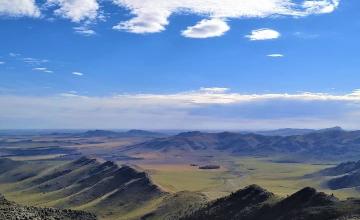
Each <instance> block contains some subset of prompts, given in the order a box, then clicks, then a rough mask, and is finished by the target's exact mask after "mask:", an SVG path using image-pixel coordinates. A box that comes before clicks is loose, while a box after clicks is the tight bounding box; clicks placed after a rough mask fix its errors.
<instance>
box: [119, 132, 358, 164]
mask: <svg viewBox="0 0 360 220" xmlns="http://www.w3.org/2000/svg"><path fill="white" fill-rule="evenodd" d="M126 151H127V152H129V153H131V152H149V151H150V152H154V151H155V152H163V153H171V152H176V153H178V152H183V153H186V152H209V151H217V152H219V151H221V152H226V153H230V154H237V155H290V154H291V155H292V156H293V157H296V156H299V157H304V158H313V159H315V158H316V159H337V160H340V159H345V158H354V157H357V156H360V131H345V130H342V129H341V128H338V127H335V128H331V129H324V130H318V131H315V132H312V133H308V134H304V135H294V136H265V135H259V134H252V133H248V134H242V133H231V132H222V133H203V132H196V131H195V132H185V133H180V134H178V135H175V136H171V137H165V138H156V139H153V140H149V141H146V142H144V143H141V144H136V145H132V146H129V147H128V148H127V149H126Z"/></svg>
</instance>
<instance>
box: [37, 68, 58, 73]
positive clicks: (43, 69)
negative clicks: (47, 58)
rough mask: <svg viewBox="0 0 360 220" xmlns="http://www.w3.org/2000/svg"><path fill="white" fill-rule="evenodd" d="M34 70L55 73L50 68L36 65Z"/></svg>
mask: <svg viewBox="0 0 360 220" xmlns="http://www.w3.org/2000/svg"><path fill="white" fill-rule="evenodd" d="M33 70H34V71H40V72H44V73H54V71H52V70H49V69H48V68H46V67H36V68H34V69H33Z"/></svg>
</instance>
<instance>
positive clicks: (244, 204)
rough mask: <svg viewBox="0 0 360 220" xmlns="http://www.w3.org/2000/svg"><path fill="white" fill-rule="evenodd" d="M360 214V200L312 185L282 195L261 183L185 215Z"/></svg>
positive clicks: (202, 219) (309, 217)
mask: <svg viewBox="0 0 360 220" xmlns="http://www.w3.org/2000/svg"><path fill="white" fill-rule="evenodd" d="M359 217H360V200H347V201H339V200H338V199H337V198H335V197H333V196H330V195H327V194H325V193H319V192H317V191H316V190H315V189H313V188H309V187H307V188H304V189H302V190H300V191H298V192H296V193H294V194H293V195H291V196H289V197H287V198H284V199H281V198H278V197H276V196H275V195H274V194H272V193H270V192H268V191H266V190H265V189H262V188H261V187H259V186H256V185H251V186H249V187H247V188H245V189H242V190H239V191H237V192H235V193H232V194H231V195H230V196H227V197H224V198H220V199H218V200H216V201H214V202H210V203H209V204H208V205H206V206H205V207H203V208H201V209H199V210H197V211H195V212H194V213H192V214H190V215H188V216H186V217H183V218H182V219H183V220H208V219H214V220H216V219H218V220H225V219H226V220H232V219H234V220H235V219H242V220H282V219H283V220H287V219H292V220H300V219H301V220H302V219H306V220H331V219H358V218H359Z"/></svg>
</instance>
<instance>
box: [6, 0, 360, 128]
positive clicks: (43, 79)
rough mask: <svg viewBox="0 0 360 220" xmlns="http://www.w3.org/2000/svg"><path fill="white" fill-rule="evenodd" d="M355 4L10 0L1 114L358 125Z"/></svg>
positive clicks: (18, 121)
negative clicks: (356, 118)
mask: <svg viewBox="0 0 360 220" xmlns="http://www.w3.org/2000/svg"><path fill="white" fill-rule="evenodd" d="M219 2H221V3H219ZM358 6H360V2H358V1H355V0H349V1H339V0H314V1H302V0H258V1H254V0H243V1H239V0H236V1H235V0H224V1H211V0H194V1H190V0H176V1H175V0H174V1H170V0H167V1H165V0H155V1H140V0H103V1H97V0H75V1H68V0H48V1H33V0H15V1H12V0H3V1H1V2H0V15H1V16H0V27H1V34H0V41H1V44H0V75H1V80H0V104H1V105H2V106H5V107H4V108H3V109H2V110H0V122H1V123H0V124H1V125H0V126H1V128H147V129H151V128H153V129H174V128H176V129H177V128H181V129H186V128H189V129H229V130H232V129H247V128H248V129H270V128H277V127H326V126H332V125H341V126H344V127H347V128H358V124H359V123H358V122H357V121H356V120H354V119H353V118H355V117H356V116H357V115H358V114H359V113H360V112H359V107H358V102H359V101H360V95H358V94H359V92H358V91H357V89H359V88H360V86H359V84H360V77H359V70H358V67H359V64H358V63H359V60H358V58H359V57H360V56H359V55H360V44H359V43H358V39H359V33H360V30H359V29H360V19H359V16H358V10H357V9H358V8H359V7H358ZM249 96H251V98H249ZM254 97H255V98H254ZM229 100H230V101H229ZM19 106H21V107H22V108H24V109H26V111H25V110H21V109H19ZM42 111H44V112H42ZM94 118H99V119H98V120H90V121H89V120H88V119H94ZM154 122H156V123H155V124H154Z"/></svg>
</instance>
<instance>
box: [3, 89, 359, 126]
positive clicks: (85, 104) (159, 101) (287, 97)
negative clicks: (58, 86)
mask: <svg viewBox="0 0 360 220" xmlns="http://www.w3.org/2000/svg"><path fill="white" fill-rule="evenodd" d="M0 106H2V108H0V121H1V122H2V123H1V124H0V127H1V128H29V127H27V126H29V125H35V126H44V127H47V128H64V127H66V128H90V127H101V128H131V127H138V128H149V129H240V128H242V129H251V128H256V129H262V128H278V127H288V126H290V127H327V126H334V125H341V126H344V127H347V128H360V127H359V124H360V117H358V116H359V115H360V90H355V91H353V92H350V93H348V94H328V93H309V92H307V93H292V94H289V93H267V94H242V93H235V92H230V91H229V90H228V89H226V88H216V87H215V88H202V89H200V90H195V91H188V92H179V93H170V94H151V93H147V94H120V95H116V96H108V97H91V96H83V95H81V94H78V93H76V92H74V91H69V92H65V93H62V94H59V95H53V96H42V97H31V96H4V95H0ZM35 122H36V123H35ZM44 127H42V128H44Z"/></svg>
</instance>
